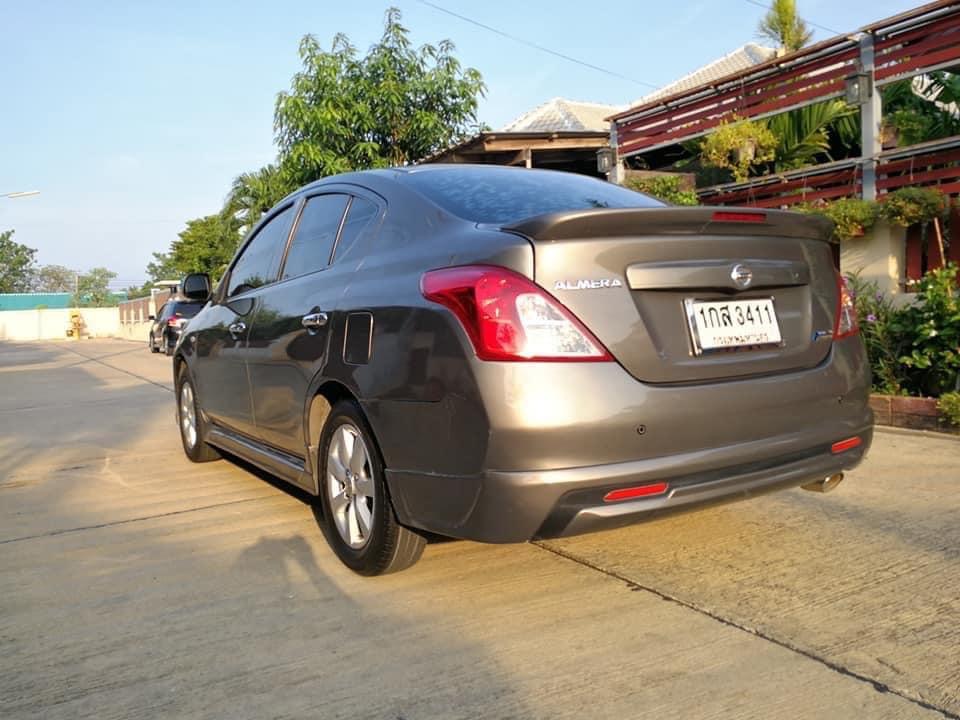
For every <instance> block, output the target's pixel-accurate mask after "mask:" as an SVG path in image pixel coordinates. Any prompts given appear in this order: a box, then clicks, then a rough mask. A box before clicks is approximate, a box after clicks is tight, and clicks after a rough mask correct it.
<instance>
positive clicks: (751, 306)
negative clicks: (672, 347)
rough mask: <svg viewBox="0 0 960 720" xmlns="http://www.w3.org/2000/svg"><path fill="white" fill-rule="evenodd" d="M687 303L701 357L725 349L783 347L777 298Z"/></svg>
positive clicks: (695, 344)
mask: <svg viewBox="0 0 960 720" xmlns="http://www.w3.org/2000/svg"><path fill="white" fill-rule="evenodd" d="M685 304H686V309H687V320H688V322H689V324H690V335H691V336H692V338H693V350H694V352H695V353H696V354H697V355H701V354H702V353H704V352H706V351H710V350H722V349H725V348H738V347H751V346H758V345H779V344H780V343H781V341H782V338H781V336H780V324H779V323H778V322H777V313H776V310H775V308H774V307H773V298H752V299H750V300H686V301H685Z"/></svg>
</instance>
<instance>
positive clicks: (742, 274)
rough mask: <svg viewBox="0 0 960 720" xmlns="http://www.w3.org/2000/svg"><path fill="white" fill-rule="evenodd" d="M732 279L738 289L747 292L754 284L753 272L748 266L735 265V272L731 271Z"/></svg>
mask: <svg viewBox="0 0 960 720" xmlns="http://www.w3.org/2000/svg"><path fill="white" fill-rule="evenodd" d="M730 279H731V280H733V284H734V285H736V286H737V287H738V288H740V289H741V290H746V289H747V288H748V287H750V283H752V282H753V270H751V269H750V268H748V267H747V266H746V265H740V264H737V265H734V266H733V270H731V271H730Z"/></svg>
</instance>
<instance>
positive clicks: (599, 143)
mask: <svg viewBox="0 0 960 720" xmlns="http://www.w3.org/2000/svg"><path fill="white" fill-rule="evenodd" d="M607 143H608V140H607V138H606V137H596V138H556V139H551V138H543V139H539V140H538V139H534V138H529V139H513V138H503V137H501V138H498V139H496V140H484V142H483V149H484V151H486V152H503V151H505V150H566V149H574V148H597V149H599V148H602V147H604V146H605V145H606V144H607Z"/></svg>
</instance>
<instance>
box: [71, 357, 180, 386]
mask: <svg viewBox="0 0 960 720" xmlns="http://www.w3.org/2000/svg"><path fill="white" fill-rule="evenodd" d="M65 349H66V350H68V351H69V352H72V353H74V354H76V355H79V356H80V357H82V358H86V359H87V360H91V361H93V362H95V363H100V364H101V365H103V366H104V367H108V368H110V369H111V370H116V371H117V372H122V373H126V374H127V375H129V376H130V377H135V378H136V379H137V380H143V381H144V382H145V383H150V384H151V385H155V386H156V387H158V388H162V389H163V390H166V391H167V392H171V393H172V392H173V390H172V389H171V388H168V387H167V386H166V385H162V384H160V383H158V382H154V381H153V380H151V379H150V378H146V377H144V376H143V375H137V374H136V373H134V372H130V371H129V370H124V369H123V368H119V367H117V366H116V365H111V364H110V363H105V362H103V360H101V359H100V358H95V357H91V356H89V355H84V354H83V353H82V352H79V351H77V350H74V349H73V348H71V347H68V348H65ZM114 354H119V353H114ZM105 357H110V355H106V356H105Z"/></svg>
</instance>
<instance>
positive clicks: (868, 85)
mask: <svg viewBox="0 0 960 720" xmlns="http://www.w3.org/2000/svg"><path fill="white" fill-rule="evenodd" d="M859 43H860V72H859V73H858V75H859V84H860V87H859V88H858V90H859V96H860V98H859V100H860V156H861V163H862V166H861V173H862V179H863V199H864V200H876V199H877V155H879V154H880V152H881V151H882V150H883V141H882V137H881V135H880V120H881V113H882V111H883V108H882V102H881V97H880V93H879V92H878V91H877V88H876V83H875V78H874V70H875V64H874V52H873V35H872V34H871V33H863V34H862V35H861V36H860V41H859Z"/></svg>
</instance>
